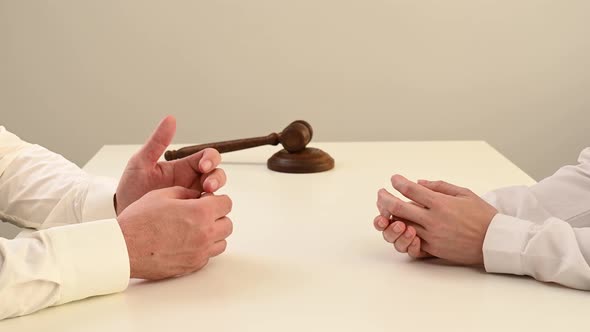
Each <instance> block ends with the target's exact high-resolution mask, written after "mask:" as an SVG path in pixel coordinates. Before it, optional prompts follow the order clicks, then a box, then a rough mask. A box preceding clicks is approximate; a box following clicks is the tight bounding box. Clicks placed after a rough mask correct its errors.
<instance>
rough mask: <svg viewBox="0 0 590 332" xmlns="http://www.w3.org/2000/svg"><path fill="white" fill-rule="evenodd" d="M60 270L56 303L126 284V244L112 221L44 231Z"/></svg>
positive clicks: (124, 286) (114, 288) (114, 221)
mask: <svg viewBox="0 0 590 332" xmlns="http://www.w3.org/2000/svg"><path fill="white" fill-rule="evenodd" d="M44 232H46V234H47V235H48V237H49V239H50V241H51V245H52V248H53V249H54V253H55V257H56V260H57V262H58V267H59V270H60V272H61V279H62V281H63V282H62V284H61V289H60V292H61V296H60V300H59V302H58V304H63V303H66V302H70V301H75V300H80V299H83V298H87V297H90V296H95V295H104V294H110V293H116V292H120V291H123V290H125V288H127V285H128V284H129V273H130V271H129V256H128V253H127V245H126V244H125V239H124V237H123V233H122V232H121V228H120V227H119V223H118V222H117V221H116V220H113V219H110V220H100V221H94V222H89V223H84V224H74V225H67V226H61V227H54V228H50V229H47V230H44Z"/></svg>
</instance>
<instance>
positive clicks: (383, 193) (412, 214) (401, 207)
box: [377, 189, 428, 226]
mask: <svg viewBox="0 0 590 332" xmlns="http://www.w3.org/2000/svg"><path fill="white" fill-rule="evenodd" d="M378 195H379V198H378V200H377V206H379V211H380V213H381V215H382V216H384V217H386V218H389V216H391V215H393V216H396V217H399V218H403V219H407V220H409V221H412V222H415V223H417V224H420V225H422V226H426V225H424V224H426V223H427V222H428V218H427V213H428V210H427V209H424V208H421V207H419V206H417V205H416V204H411V203H408V202H404V201H402V200H401V199H399V198H397V197H395V196H393V195H392V194H391V193H389V192H388V191H387V190H385V189H381V190H379V194H378Z"/></svg>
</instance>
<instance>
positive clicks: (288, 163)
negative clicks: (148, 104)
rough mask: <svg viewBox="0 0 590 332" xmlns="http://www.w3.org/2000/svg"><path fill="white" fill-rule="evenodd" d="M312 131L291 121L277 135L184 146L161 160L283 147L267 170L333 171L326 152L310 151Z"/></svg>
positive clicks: (272, 159) (295, 171)
mask: <svg viewBox="0 0 590 332" xmlns="http://www.w3.org/2000/svg"><path fill="white" fill-rule="evenodd" d="M312 136H313V129H312V128H311V125H310V124H309V123H307V122H305V121H303V120H298V121H294V122H292V123H291V124H290V125H288V126H287V127H286V128H285V129H284V130H283V131H282V132H280V133H272V134H269V135H268V136H261V137H253V138H246V139H236V140H231V141H224V142H217V143H209V144H200V145H193V146H187V147H184V148H182V149H179V150H170V151H166V153H165V154H164V158H166V160H174V159H180V158H184V157H186V156H189V155H191V154H193V153H197V152H199V151H201V150H204V149H206V148H213V149H216V150H217V151H219V153H224V152H231V151H238V150H244V149H249V148H253V147H257V146H262V145H278V144H279V143H280V144H281V145H282V146H283V148H284V149H283V150H280V151H279V152H277V153H275V154H274V155H272V157H270V158H269V159H268V162H267V166H268V168H269V169H271V170H273V171H277V172H283V173H317V172H323V171H327V170H330V169H332V168H334V159H333V158H332V157H330V155H329V154H327V153H326V152H324V151H322V150H320V149H316V148H309V147H307V144H309V142H310V141H311V138H312Z"/></svg>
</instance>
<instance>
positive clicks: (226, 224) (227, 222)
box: [213, 217, 234, 242]
mask: <svg viewBox="0 0 590 332" xmlns="http://www.w3.org/2000/svg"><path fill="white" fill-rule="evenodd" d="M214 227H215V234H214V235H213V240H214V241H216V242H217V241H221V240H225V239H226V238H227V237H228V236H230V235H231V233H232V232H233V229H234V225H233V223H232V221H231V219H229V218H228V217H223V218H221V219H217V220H216V221H215V226H214Z"/></svg>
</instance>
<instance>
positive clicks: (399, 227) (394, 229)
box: [393, 224, 402, 233]
mask: <svg viewBox="0 0 590 332" xmlns="http://www.w3.org/2000/svg"><path fill="white" fill-rule="evenodd" d="M393 231H394V232H396V233H399V232H401V231H402V226H401V225H400V224H397V225H395V226H393Z"/></svg>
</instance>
